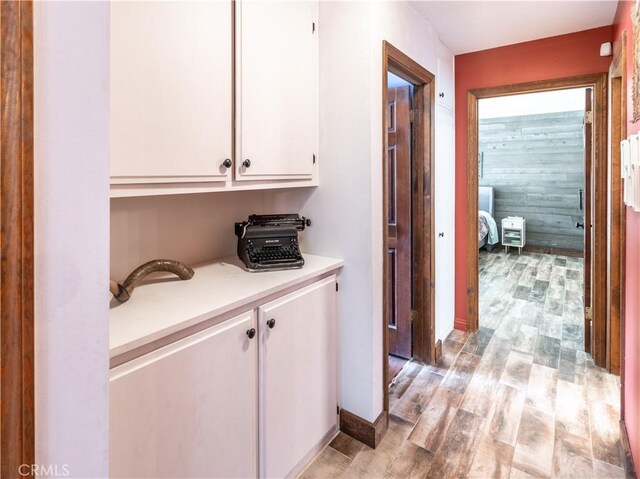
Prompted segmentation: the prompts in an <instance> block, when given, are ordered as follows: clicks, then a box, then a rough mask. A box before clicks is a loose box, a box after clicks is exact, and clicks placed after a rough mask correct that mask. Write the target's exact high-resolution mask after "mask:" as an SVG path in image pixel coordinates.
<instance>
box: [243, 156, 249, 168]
mask: <svg viewBox="0 0 640 479" xmlns="http://www.w3.org/2000/svg"><path fill="white" fill-rule="evenodd" d="M242 166H244V167H245V168H249V167H250V166H251V160H250V159H249V158H247V159H246V160H244V161H243V162H242Z"/></svg>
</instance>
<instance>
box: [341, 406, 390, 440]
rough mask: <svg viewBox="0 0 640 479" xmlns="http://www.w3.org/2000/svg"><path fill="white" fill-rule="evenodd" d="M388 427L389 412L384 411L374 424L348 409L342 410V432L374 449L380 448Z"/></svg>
mask: <svg viewBox="0 0 640 479" xmlns="http://www.w3.org/2000/svg"><path fill="white" fill-rule="evenodd" d="M388 426H389V416H388V414H387V411H382V412H381V413H380V414H379V415H378V417H377V418H376V420H375V421H374V422H369V421H367V420H366V419H362V418H361V417H360V416H356V415H355V414H353V413H351V412H349V411H347V410H346V409H340V430H341V431H342V432H344V433H345V434H347V435H349V436H351V437H352V438H354V439H357V440H358V441H360V442H361V443H363V444H366V445H367V446H369V447H370V448H372V449H375V448H376V447H378V444H380V441H381V440H382V438H383V437H384V435H385V433H386V432H387V428H388Z"/></svg>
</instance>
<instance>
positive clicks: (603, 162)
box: [466, 73, 608, 366]
mask: <svg viewBox="0 0 640 479" xmlns="http://www.w3.org/2000/svg"><path fill="white" fill-rule="evenodd" d="M581 87H592V88H593V92H594V103H593V108H594V129H593V135H594V144H595V148H594V165H593V168H595V171H596V173H597V174H596V181H595V184H594V191H593V194H594V197H595V199H596V205H595V212H594V217H595V218H594V225H593V229H594V243H595V244H594V255H593V258H592V261H593V263H594V275H593V276H594V291H593V292H592V295H593V301H594V304H593V317H594V320H593V328H592V331H593V335H594V348H593V349H594V351H593V358H594V361H595V363H596V364H597V365H599V366H604V365H605V363H606V289H605V288H606V275H607V268H606V255H607V249H606V248H607V238H606V235H607V201H606V198H607V174H606V171H607V149H608V145H607V129H608V126H607V74H606V73H595V74H589V75H581V76H575V77H569V78H559V79H553V80H541V81H535V82H528V83H517V84H512V85H504V86H497V87H489V88H481V89H476V90H470V91H469V92H468V94H467V165H466V166H467V198H466V203H467V219H466V227H467V258H466V265H467V281H466V286H467V305H468V312H467V314H468V319H467V330H468V331H472V332H473V331H477V330H478V327H479V326H478V233H477V231H478V218H477V216H478V215H477V213H475V212H476V211H477V210H478V162H477V153H478V100H480V99H483V98H493V97H499V96H508V95H517V94H522V93H534V92H541V91H551V90H562V89H567V88H581ZM601 172H603V173H604V174H600V173H601Z"/></svg>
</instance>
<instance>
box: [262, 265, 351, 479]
mask: <svg viewBox="0 0 640 479" xmlns="http://www.w3.org/2000/svg"><path fill="white" fill-rule="evenodd" d="M335 284H336V282H335V276H331V277H329V278H326V279H323V280H320V281H318V282H317V283H314V284H312V285H310V286H308V287H305V288H303V289H301V290H299V291H296V292H294V293H291V294H289V295H287V296H284V297H282V298H281V299H278V300H276V301H273V302H271V303H268V304H265V305H264V306H263V307H261V308H259V309H258V321H259V323H258V329H259V330H260V361H259V364H260V418H261V420H260V445H261V447H260V449H261V460H260V468H261V471H260V475H261V476H262V477H268V478H272V477H285V476H287V475H289V474H290V473H291V472H292V470H293V469H295V468H296V467H297V466H299V465H300V463H301V461H303V460H306V459H310V458H309V457H308V454H309V453H310V452H311V451H312V450H313V449H314V447H315V446H317V445H318V443H319V442H320V441H321V440H322V439H323V438H324V437H325V436H326V434H327V433H328V432H329V431H331V429H332V428H333V427H334V426H335V425H336V424H337V419H338V416H337V411H336V405H337V381H338V372H337V360H336V356H337V350H336V287H335Z"/></svg>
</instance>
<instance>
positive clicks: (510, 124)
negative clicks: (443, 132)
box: [478, 111, 584, 250]
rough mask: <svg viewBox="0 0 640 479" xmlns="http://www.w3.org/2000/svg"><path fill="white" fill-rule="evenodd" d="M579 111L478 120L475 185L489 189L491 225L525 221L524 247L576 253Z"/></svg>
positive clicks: (579, 243) (579, 242)
mask: <svg viewBox="0 0 640 479" xmlns="http://www.w3.org/2000/svg"><path fill="white" fill-rule="evenodd" d="M583 120H584V111H571V112H562V113H545V114H537V115H525V116H512V117H503V118H489V119H480V121H479V127H480V128H479V151H480V158H481V160H479V161H480V163H479V165H478V176H479V184H480V185H481V186H493V187H494V192H495V205H494V209H495V215H494V216H495V219H496V222H497V223H498V229H499V230H500V222H501V220H502V218H505V217H507V216H523V217H525V218H526V219H527V244H529V245H532V246H543V247H555V248H566V249H572V250H582V249H583V247H584V246H583V241H584V239H583V238H584V230H582V229H578V228H576V222H577V221H580V222H582V221H583V218H582V212H581V211H580V208H579V190H580V189H582V190H584V136H583V133H584V126H583Z"/></svg>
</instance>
